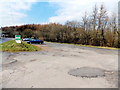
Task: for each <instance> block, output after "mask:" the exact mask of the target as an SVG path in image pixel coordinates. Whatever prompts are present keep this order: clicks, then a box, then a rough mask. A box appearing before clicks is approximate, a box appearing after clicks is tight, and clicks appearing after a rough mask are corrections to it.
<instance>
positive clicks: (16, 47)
mask: <svg viewBox="0 0 120 90" xmlns="http://www.w3.org/2000/svg"><path fill="white" fill-rule="evenodd" d="M39 50H41V48H40V47H37V46H34V45H31V44H27V43H26V42H22V43H16V42H15V40H10V41H7V42H4V43H2V44H0V51H7V52H20V51H39Z"/></svg>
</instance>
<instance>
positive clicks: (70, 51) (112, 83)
mask: <svg viewBox="0 0 120 90" xmlns="http://www.w3.org/2000/svg"><path fill="white" fill-rule="evenodd" d="M37 46H39V47H41V48H43V50H42V51H38V52H19V53H7V52H3V59H2V60H3V61H2V65H3V70H2V72H1V73H2V74H3V79H2V87H3V88H116V87H117V83H118V81H117V80H118V77H117V71H118V51H117V50H108V49H97V48H90V47H83V46H76V45H70V44H59V43H49V42H45V44H44V45H37ZM83 67H87V68H83ZM76 68H83V69H82V72H83V73H80V72H79V75H82V76H83V77H84V76H86V74H89V75H93V76H94V75H98V74H101V75H103V76H104V77H94V78H92V77H89V78H83V77H75V76H72V75H70V74H69V72H70V71H71V70H75V69H76ZM91 68H94V69H95V70H96V71H94V70H91ZM72 74H76V72H72ZM77 74H78V73H77ZM83 74H84V75H83Z"/></svg>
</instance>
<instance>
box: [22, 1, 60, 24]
mask: <svg viewBox="0 0 120 90" xmlns="http://www.w3.org/2000/svg"><path fill="white" fill-rule="evenodd" d="M57 9H58V7H57V6H53V5H51V4H50V3H48V2H38V3H35V4H33V5H32V7H31V9H30V10H28V11H26V12H25V13H26V14H27V15H28V16H27V17H25V18H24V22H25V23H44V22H49V21H48V20H49V18H50V17H52V16H56V15H57V13H56V11H57Z"/></svg>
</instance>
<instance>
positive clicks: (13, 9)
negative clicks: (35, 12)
mask: <svg viewBox="0 0 120 90" xmlns="http://www.w3.org/2000/svg"><path fill="white" fill-rule="evenodd" d="M35 2H36V0H1V1H0V20H1V21H0V27H1V26H2V27H3V26H10V25H19V24H23V23H24V22H22V18H24V17H26V16H27V14H25V13H23V12H22V11H23V10H30V8H31V6H32V4H33V3H35Z"/></svg>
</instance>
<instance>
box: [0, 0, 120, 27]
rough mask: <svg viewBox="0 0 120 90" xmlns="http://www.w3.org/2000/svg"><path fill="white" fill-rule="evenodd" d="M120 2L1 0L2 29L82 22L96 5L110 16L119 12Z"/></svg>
mask: <svg viewBox="0 0 120 90" xmlns="http://www.w3.org/2000/svg"><path fill="white" fill-rule="evenodd" d="M118 1H119V0H0V27H4V26H14V25H23V24H47V23H54V22H55V23H61V24H64V23H65V22H66V21H72V20H76V21H80V20H81V17H82V16H84V14H85V12H87V14H88V15H90V13H91V12H92V10H93V7H94V6H95V4H96V5H97V7H100V5H101V4H103V5H104V6H105V8H106V10H107V11H108V12H107V13H108V15H109V16H111V15H112V13H116V14H117V12H118Z"/></svg>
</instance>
